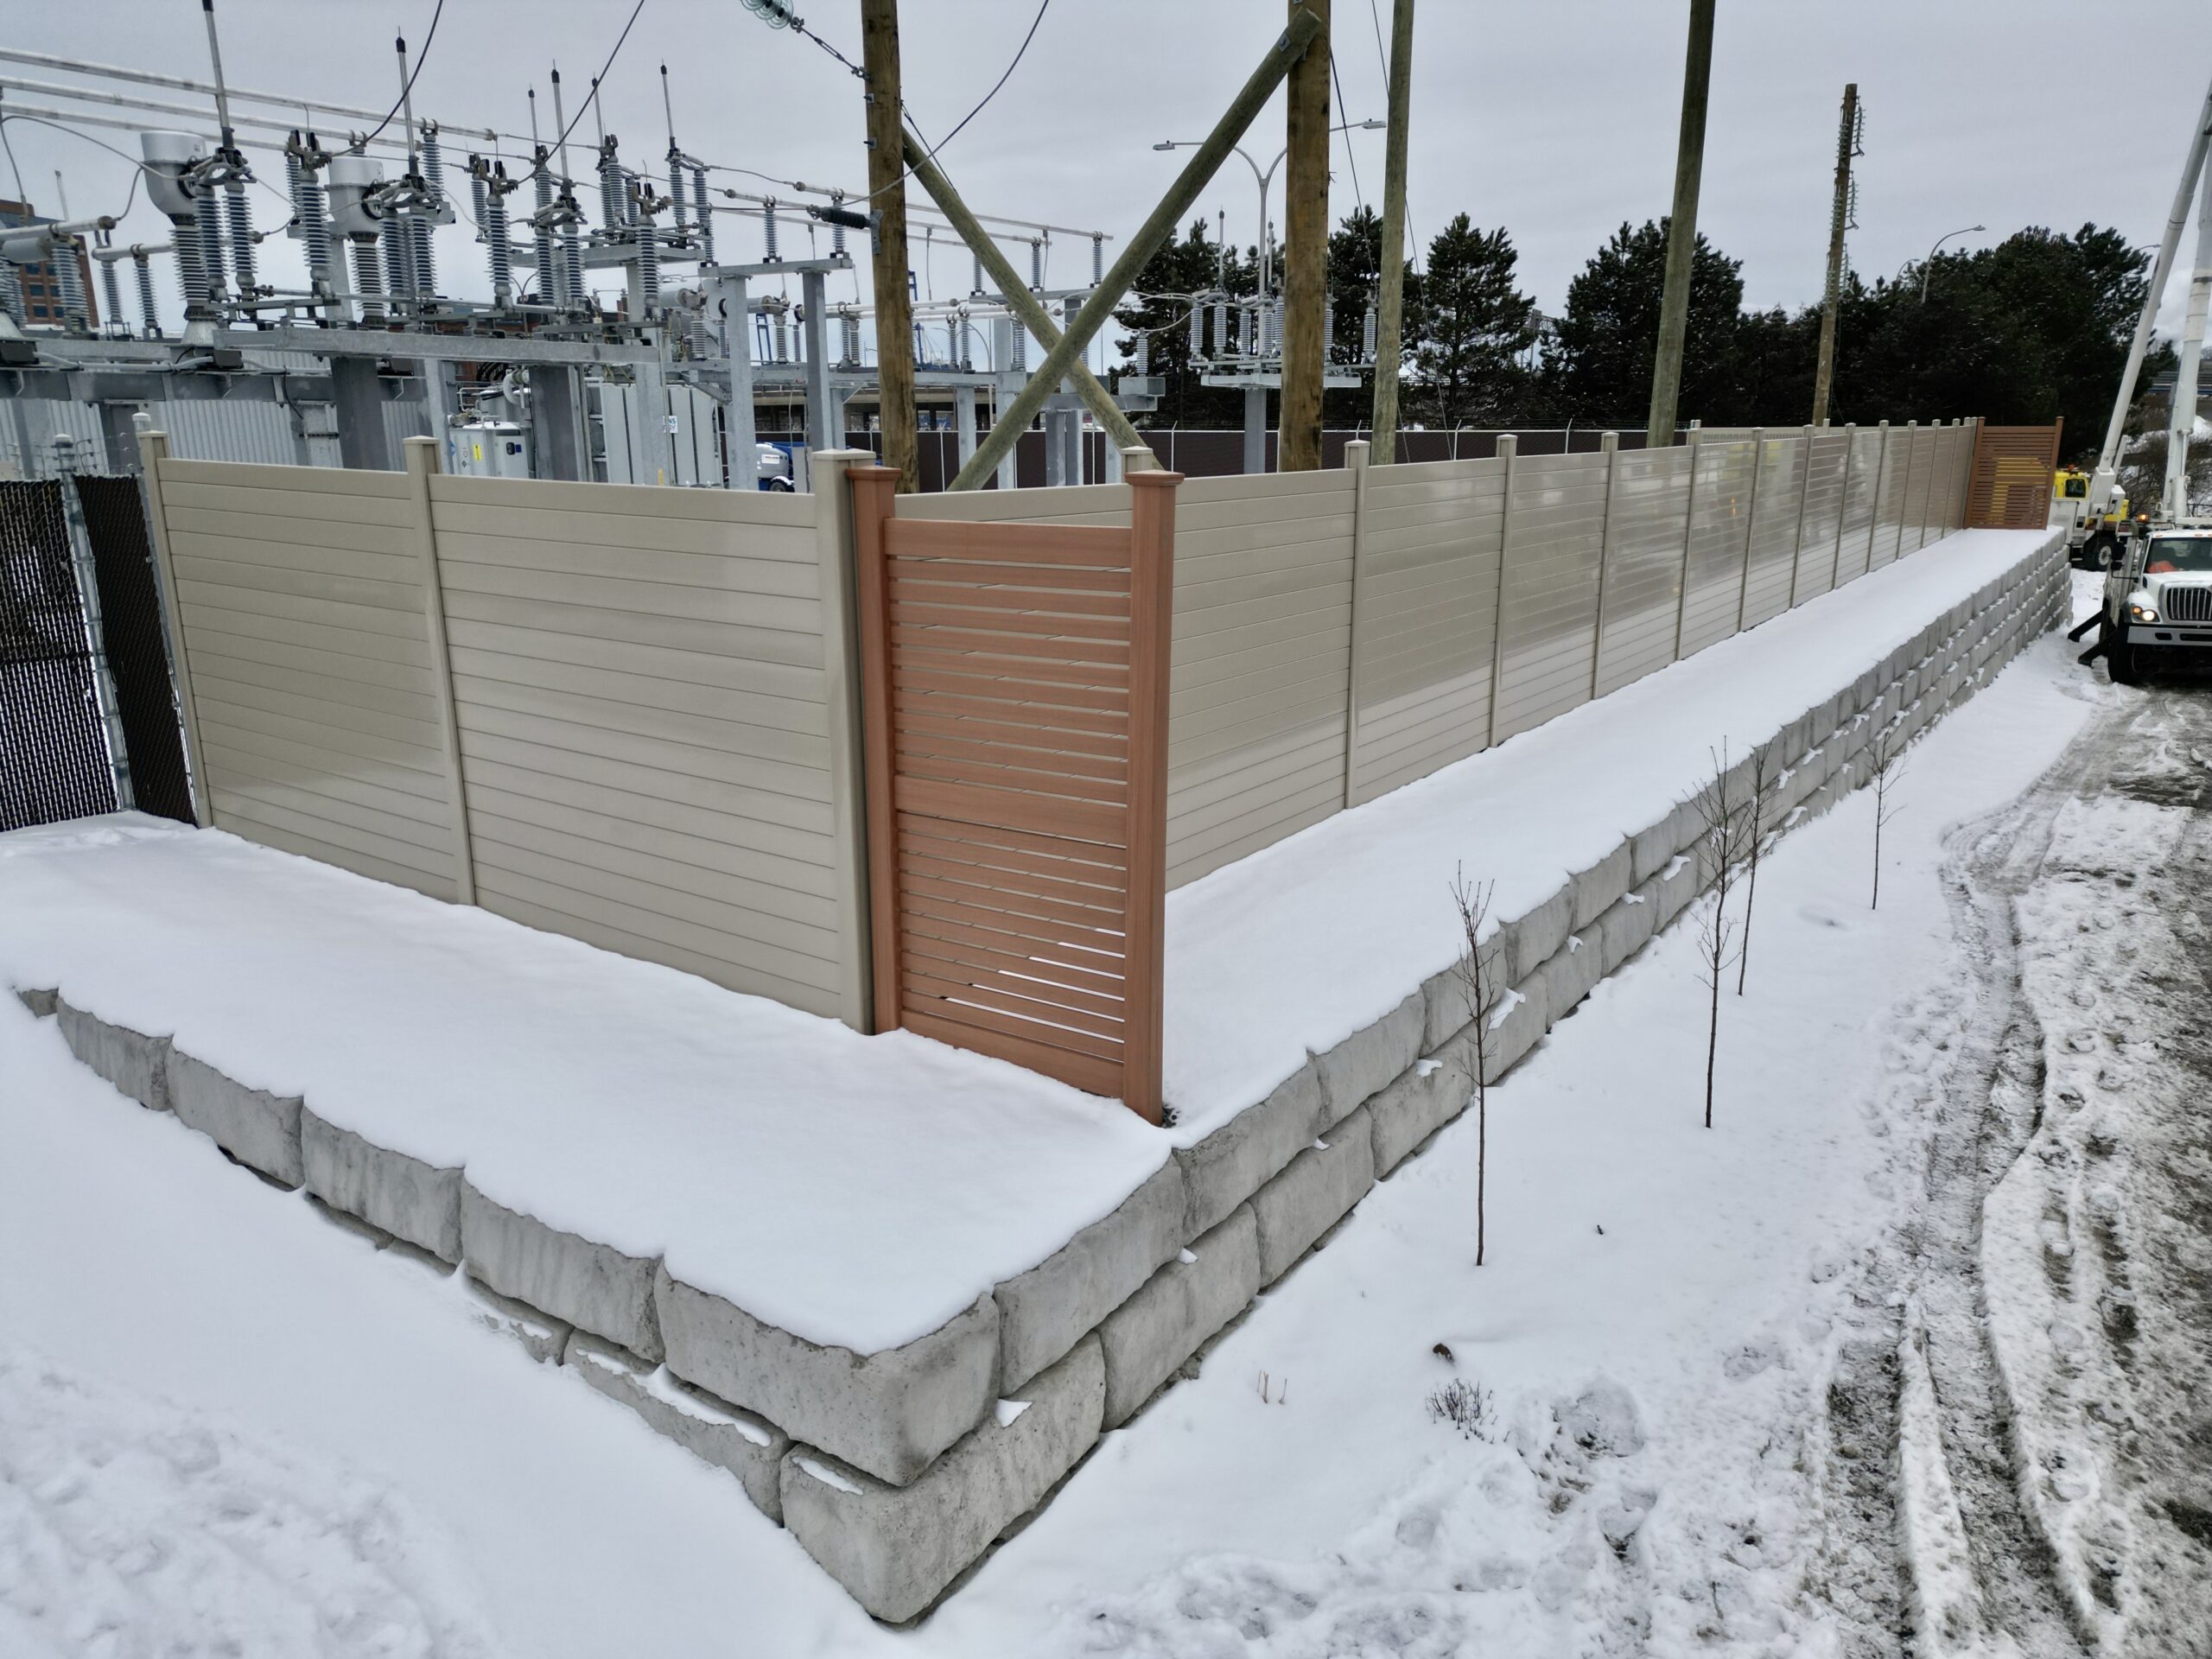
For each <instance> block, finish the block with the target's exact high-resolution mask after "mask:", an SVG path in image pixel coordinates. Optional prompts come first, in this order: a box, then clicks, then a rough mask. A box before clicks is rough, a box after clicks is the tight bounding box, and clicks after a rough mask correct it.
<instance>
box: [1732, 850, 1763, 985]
mask: <svg viewBox="0 0 2212 1659" xmlns="http://www.w3.org/2000/svg"><path fill="white" fill-rule="evenodd" d="M1758 899H1759V832H1758V821H1757V820H1756V819H1754V820H1753V822H1752V824H1751V872H1750V879H1749V880H1746V881H1745V883H1744V944H1743V948H1742V949H1741V950H1738V951H1737V953H1736V995H1738V996H1741V995H1743V994H1744V976H1745V975H1746V974H1748V973H1750V972H1751V906H1753V905H1756V904H1757V903H1758Z"/></svg>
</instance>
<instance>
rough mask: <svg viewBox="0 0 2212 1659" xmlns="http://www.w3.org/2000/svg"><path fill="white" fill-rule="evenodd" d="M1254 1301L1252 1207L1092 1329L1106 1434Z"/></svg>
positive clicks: (1256, 1242)
mask: <svg viewBox="0 0 2212 1659" xmlns="http://www.w3.org/2000/svg"><path fill="white" fill-rule="evenodd" d="M1258 1294H1260V1232H1259V1224H1258V1223H1257V1222H1255V1220H1254V1219H1253V1217H1252V1206H1251V1205H1249V1204H1240V1205H1237V1206H1236V1209H1235V1210H1233V1211H1230V1216H1229V1219H1228V1220H1227V1221H1224V1222H1223V1223H1222V1224H1221V1225H1220V1226H1218V1227H1217V1228H1215V1229H1214V1230H1212V1231H1211V1232H1210V1233H1207V1234H1205V1236H1202V1237H1200V1238H1198V1240H1196V1241H1195V1242H1194V1243H1192V1245H1191V1248H1190V1249H1187V1250H1184V1251H1182V1252H1180V1253H1179V1255H1178V1256H1177V1257H1176V1259H1175V1260H1174V1261H1172V1262H1169V1263H1168V1264H1167V1265H1166V1267H1164V1268H1160V1271H1159V1272H1158V1273H1155V1274H1153V1275H1152V1277H1151V1278H1150V1279H1148V1280H1147V1281H1145V1283H1144V1286H1143V1287H1142V1288H1141V1289H1140V1290H1139V1291H1138V1292H1137V1294H1135V1295H1134V1296H1132V1297H1130V1298H1129V1300H1128V1301H1126V1302H1123V1303H1122V1305H1121V1306H1119V1307H1117V1308H1116V1309H1115V1310H1114V1311H1113V1312H1112V1313H1109V1314H1108V1315H1107V1316H1106V1319H1105V1322H1104V1323H1103V1324H1102V1325H1100V1326H1099V1327H1098V1341H1099V1347H1100V1351H1101V1352H1102V1353H1103V1355H1104V1357H1105V1361H1106V1409H1105V1417H1104V1423H1105V1427H1108V1428H1119V1427H1121V1426H1122V1424H1123V1423H1125V1422H1127V1421H1128V1420H1129V1419H1130V1418H1131V1417H1133V1416H1135V1414H1136V1412H1137V1409H1138V1408H1140V1407H1141V1406H1142V1405H1143V1404H1144V1402H1146V1401H1147V1400H1149V1399H1151V1398H1152V1396H1153V1395H1154V1392H1155V1391H1156V1390H1157V1389H1159V1388H1160V1385H1161V1384H1162V1383H1166V1381H1167V1379H1168V1378H1169V1377H1171V1376H1173V1375H1174V1374H1175V1373H1176V1371H1177V1370H1179V1369H1180V1367H1181V1366H1182V1364H1183V1362H1184V1361H1185V1360H1187V1359H1188V1358H1190V1357H1191V1356H1192V1354H1194V1353H1196V1352H1198V1347H1199V1344H1202V1343H1204V1342H1205V1339H1206V1338H1208V1337H1211V1335H1213V1333H1214V1332H1217V1331H1218V1330H1220V1329H1221V1327H1222V1326H1223V1325H1227V1324H1228V1323H1229V1322H1230V1320H1231V1319H1235V1318H1236V1316H1237V1314H1239V1313H1242V1312H1243V1310H1244V1308H1245V1306H1246V1305H1247V1304H1248V1303H1249V1302H1250V1301H1251V1300H1252V1299H1253V1298H1254V1297H1255V1296H1256V1295H1258Z"/></svg>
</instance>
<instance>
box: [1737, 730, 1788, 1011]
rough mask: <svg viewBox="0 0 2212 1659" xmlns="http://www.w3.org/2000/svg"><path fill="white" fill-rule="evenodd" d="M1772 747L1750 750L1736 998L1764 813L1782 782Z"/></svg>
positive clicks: (1747, 957)
mask: <svg viewBox="0 0 2212 1659" xmlns="http://www.w3.org/2000/svg"><path fill="white" fill-rule="evenodd" d="M1775 759H1776V750H1775V746H1774V745H1773V744H1771V743H1770V744H1768V745H1767V746H1766V747H1764V748H1763V749H1753V750H1752V751H1751V802H1750V807H1751V833H1750V835H1749V836H1748V837H1747V839H1748V840H1749V842H1750V845H1749V847H1748V848H1747V849H1745V858H1744V939H1743V944H1741V945H1740V946H1739V947H1738V950H1737V951H1736V995H1738V996H1741V995H1743V994H1744V979H1745V976H1746V975H1747V974H1749V973H1750V972H1751V906H1753V905H1755V904H1757V903H1758V897H1759V853H1760V851H1761V849H1764V847H1765V845H1766V836H1767V826H1766V820H1767V814H1768V812H1769V811H1770V810H1771V809H1772V808H1773V805H1774V796H1775V791H1777V790H1778V789H1780V788H1781V786H1782V780H1781V779H1780V778H1779V777H1777V775H1776V768H1775V764H1774V763H1775Z"/></svg>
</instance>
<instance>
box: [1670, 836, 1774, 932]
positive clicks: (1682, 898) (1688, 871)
mask: <svg viewBox="0 0 2212 1659" xmlns="http://www.w3.org/2000/svg"><path fill="white" fill-rule="evenodd" d="M1783 816H1784V817H1787V816H1788V815H1787V814H1786V813H1785V814H1783ZM1699 870H1700V867H1699V864H1698V861H1697V860H1696V859H1695V858H1694V857H1692V856H1691V855H1688V854H1687V853H1685V854H1683V855H1681V859H1680V860H1679V861H1677V862H1675V863H1670V864H1669V865H1668V866H1667V868H1665V869H1663V870H1662V871H1660V872H1659V874H1657V875H1656V876H1654V877H1653V878H1652V879H1651V880H1650V881H1649V882H1648V883H1646V884H1645V885H1644V886H1643V887H1641V888H1639V889H1637V891H1639V892H1642V893H1649V894H1650V895H1651V902H1652V905H1653V906H1654V908H1655V910H1656V914H1655V915H1654V916H1653V917H1652V918H1651V931H1652V932H1653V933H1654V934H1655V935H1656V934H1657V933H1658V932H1659V931H1660V930H1661V929H1662V928H1665V927H1668V926H1669V925H1672V924H1673V922H1674V919H1675V917H1677V916H1679V915H1681V913H1682V912H1684V911H1686V910H1688V908H1689V907H1690V905H1691V903H1692V901H1694V899H1696V898H1697V895H1698V892H1699V887H1698V876H1699Z"/></svg>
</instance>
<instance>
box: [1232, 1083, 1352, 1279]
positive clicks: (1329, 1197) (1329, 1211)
mask: <svg viewBox="0 0 2212 1659" xmlns="http://www.w3.org/2000/svg"><path fill="white" fill-rule="evenodd" d="M1372 1185H1375V1130H1374V1126H1373V1124H1372V1123H1371V1122H1370V1120H1369V1118H1368V1116H1367V1113H1366V1111H1365V1109H1361V1110H1359V1111H1357V1112H1354V1113H1353V1114H1352V1115H1351V1116H1350V1117H1348V1118H1346V1119H1344V1122H1341V1123H1339V1124H1338V1125H1337V1127H1336V1128H1333V1129H1332V1130H1331V1131H1330V1132H1329V1134H1328V1135H1327V1136H1326V1138H1325V1139H1323V1140H1319V1141H1315V1142H1314V1143H1313V1145H1311V1146H1309V1147H1306V1150H1305V1151H1303V1152H1301V1153H1300V1154H1298V1156H1297V1157H1295V1158H1294V1159H1292V1160H1290V1163H1289V1166H1287V1168H1285V1169H1284V1171H1283V1172H1282V1173H1281V1174H1280V1175H1278V1176H1276V1177H1275V1178H1274V1179H1273V1180H1272V1181H1269V1182H1268V1184H1267V1185H1265V1186H1263V1187H1262V1188H1261V1189H1260V1190H1259V1191H1258V1192H1255V1193H1254V1194H1253V1195H1252V1219H1253V1221H1254V1222H1255V1224H1257V1226H1258V1228H1259V1235H1260V1282H1261V1283H1262V1285H1271V1284H1273V1283H1274V1281H1276V1280H1278V1279H1280V1278H1281V1277H1282V1275H1283V1274H1285V1273H1287V1272H1288V1271H1289V1270H1290V1268H1291V1266H1292V1264H1293V1263H1294V1262H1296V1261H1297V1260H1298V1258H1299V1257H1300V1256H1302V1255H1305V1254H1306V1251H1307V1250H1309V1249H1312V1248H1313V1241H1314V1240H1316V1239H1318V1238H1319V1237H1320V1236H1321V1235H1322V1234H1324V1233H1325V1232H1327V1231H1328V1230H1329V1229H1330V1228H1332V1227H1333V1226H1335V1225H1336V1224H1338V1222H1339V1221H1341V1220H1343V1219H1344V1217H1345V1215H1346V1214H1347V1213H1349V1212H1350V1211H1351V1207H1352V1205H1355V1204H1357V1203H1358V1202H1359V1201H1360V1199H1361V1198H1364V1197H1365V1196H1366V1195H1367V1189H1368V1188H1369V1187H1370V1186H1372Z"/></svg>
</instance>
